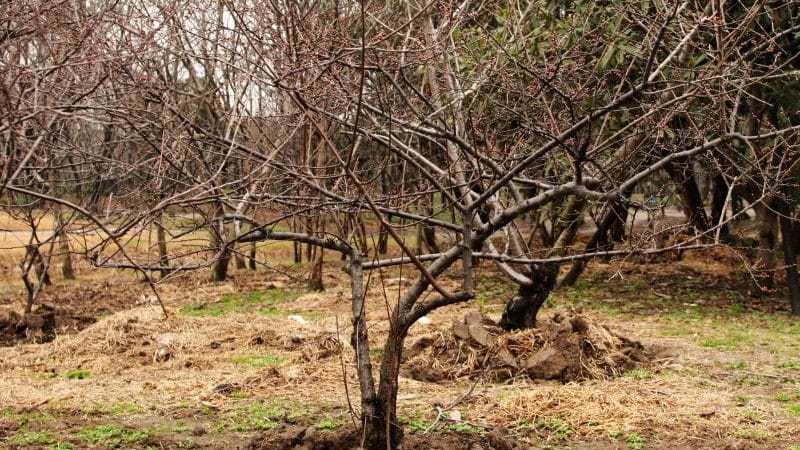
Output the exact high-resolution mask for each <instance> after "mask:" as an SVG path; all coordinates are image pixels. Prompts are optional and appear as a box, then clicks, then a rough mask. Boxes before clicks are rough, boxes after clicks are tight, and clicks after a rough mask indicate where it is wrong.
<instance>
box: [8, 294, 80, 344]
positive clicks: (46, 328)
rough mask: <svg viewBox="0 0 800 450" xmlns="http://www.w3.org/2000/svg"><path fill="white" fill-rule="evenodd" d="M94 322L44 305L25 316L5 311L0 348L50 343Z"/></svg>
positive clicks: (12, 311)
mask: <svg viewBox="0 0 800 450" xmlns="http://www.w3.org/2000/svg"><path fill="white" fill-rule="evenodd" d="M94 322H95V319H94V318H93V317H88V316H82V315H76V314H72V312H71V311H68V310H65V309H61V308H56V307H53V306H50V305H46V304H43V305H41V306H39V307H37V308H36V309H34V310H33V311H32V312H29V313H27V314H19V313H17V312H16V311H14V310H7V311H6V317H5V318H2V317H0V346H12V345H16V344H17V343H42V342H50V341H52V340H53V339H54V338H55V337H56V335H57V334H66V333H69V332H74V331H75V330H78V329H81V328H85V327H86V326H87V325H89V324H92V323H94Z"/></svg>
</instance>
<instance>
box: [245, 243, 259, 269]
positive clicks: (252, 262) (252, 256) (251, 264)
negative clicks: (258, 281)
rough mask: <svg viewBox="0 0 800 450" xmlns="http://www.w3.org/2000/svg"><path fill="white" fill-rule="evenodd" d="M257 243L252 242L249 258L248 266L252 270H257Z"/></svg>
mask: <svg viewBox="0 0 800 450" xmlns="http://www.w3.org/2000/svg"><path fill="white" fill-rule="evenodd" d="M256 263H257V261H256V243H255V242H251V243H250V256H248V258H247V266H248V268H249V269H250V270H256V267H257V266H256Z"/></svg>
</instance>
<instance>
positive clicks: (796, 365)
mask: <svg viewBox="0 0 800 450" xmlns="http://www.w3.org/2000/svg"><path fill="white" fill-rule="evenodd" d="M778 367H780V368H781V369H800V361H784V362H782V363H780V365H779V366H778Z"/></svg>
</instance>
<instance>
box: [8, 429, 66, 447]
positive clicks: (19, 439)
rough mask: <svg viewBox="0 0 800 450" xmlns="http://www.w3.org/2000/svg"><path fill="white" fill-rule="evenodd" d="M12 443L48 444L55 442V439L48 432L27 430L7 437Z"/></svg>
mask: <svg viewBox="0 0 800 450" xmlns="http://www.w3.org/2000/svg"><path fill="white" fill-rule="evenodd" d="M9 442H10V443H11V444H13V445H20V446H22V445H50V444H55V443H56V440H55V439H53V437H52V436H50V434H49V433H47V432H44V431H27V432H25V433H21V434H17V435H14V436H12V437H11V439H9Z"/></svg>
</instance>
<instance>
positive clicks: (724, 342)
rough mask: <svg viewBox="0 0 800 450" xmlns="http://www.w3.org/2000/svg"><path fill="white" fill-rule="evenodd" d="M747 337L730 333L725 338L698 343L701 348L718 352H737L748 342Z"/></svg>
mask: <svg viewBox="0 0 800 450" xmlns="http://www.w3.org/2000/svg"><path fill="white" fill-rule="evenodd" d="M749 341H750V339H749V338H748V336H745V335H743V334H740V333H732V334H729V335H728V336H726V337H720V338H711V339H706V340H704V341H703V342H701V343H700V345H702V346H703V347H707V348H718V349H720V350H738V349H739V348H741V347H742V345H744V344H746V343H747V342H749Z"/></svg>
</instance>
